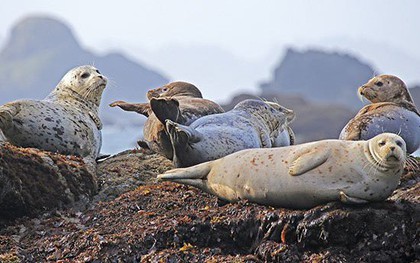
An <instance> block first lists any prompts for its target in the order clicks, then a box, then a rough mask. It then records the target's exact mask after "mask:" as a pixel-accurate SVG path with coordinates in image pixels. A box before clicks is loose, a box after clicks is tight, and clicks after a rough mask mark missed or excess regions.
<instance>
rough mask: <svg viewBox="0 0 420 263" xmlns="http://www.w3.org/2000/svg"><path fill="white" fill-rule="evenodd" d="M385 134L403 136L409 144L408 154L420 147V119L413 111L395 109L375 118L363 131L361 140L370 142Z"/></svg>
mask: <svg viewBox="0 0 420 263" xmlns="http://www.w3.org/2000/svg"><path fill="white" fill-rule="evenodd" d="M384 132H389V133H394V134H398V135H399V136H401V137H402V138H403V139H404V141H405V142H406V144H407V152H408V153H413V152H415V151H416V150H417V149H418V148H419V147H420V117H419V116H418V115H417V114H416V113H414V112H412V111H409V110H406V109H404V108H400V107H395V109H394V110H390V111H387V112H386V113H383V114H381V115H375V116H373V117H372V119H371V121H370V122H369V123H368V124H367V125H366V126H365V127H364V129H362V131H361V139H362V140H369V139H371V138H373V137H375V136H376V135H378V134H381V133H384Z"/></svg>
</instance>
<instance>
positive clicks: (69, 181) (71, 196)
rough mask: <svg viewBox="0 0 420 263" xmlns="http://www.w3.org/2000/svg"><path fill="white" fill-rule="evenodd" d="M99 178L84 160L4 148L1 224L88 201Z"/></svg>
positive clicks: (1, 150)
mask: <svg viewBox="0 0 420 263" xmlns="http://www.w3.org/2000/svg"><path fill="white" fill-rule="evenodd" d="M96 190H97V186H96V179H95V176H94V175H93V174H92V173H91V172H89V171H88V169H87V167H86V165H85V163H84V162H83V160H82V159H80V158H77V157H74V156H64V155H60V154H55V153H51V152H46V151H41V150H37V149H33V148H19V147H16V146H12V145H10V144H7V143H5V144H1V145H0V220H1V221H2V223H4V222H5V221H7V220H10V219H13V218H17V217H21V216H25V215H26V216H35V215H37V214H40V213H42V212H44V211H47V210H50V209H52V208H63V207H66V206H69V205H72V204H75V203H76V202H79V201H86V202H87V201H88V200H89V197H91V196H93V195H94V194H95V193H96Z"/></svg>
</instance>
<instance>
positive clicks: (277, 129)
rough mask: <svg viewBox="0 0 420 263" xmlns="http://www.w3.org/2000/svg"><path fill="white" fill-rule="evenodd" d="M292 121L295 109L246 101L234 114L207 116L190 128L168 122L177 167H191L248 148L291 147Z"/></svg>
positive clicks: (237, 107) (270, 103) (271, 103)
mask: <svg viewBox="0 0 420 263" xmlns="http://www.w3.org/2000/svg"><path fill="white" fill-rule="evenodd" d="M293 118H294V113H293V111H292V110H289V109H286V108H284V107H282V106H280V105H279V104H277V103H274V102H264V101H260V100H244V101H242V102H240V103H238V104H237V105H236V106H235V108H233V110H231V111H228V112H225V113H220V114H213V115H209V116H204V117H202V118H200V119H198V120H196V121H194V122H193V123H191V125H190V126H184V125H180V124H178V123H175V122H173V121H170V120H167V121H166V129H167V131H168V133H169V136H170V139H171V142H172V146H173V149H174V158H173V161H174V165H175V166H176V167H186V166H191V165H195V164H198V163H202V162H206V161H211V160H215V159H218V158H221V157H223V156H226V155H228V154H231V153H234V152H237V151H240V150H243V149H248V148H270V147H275V146H281V145H285V144H287V145H289V143H290V141H293V139H292V140H291V139H290V138H284V134H283V133H286V132H288V130H289V128H288V126H287V125H288V123H289V122H290V121H292V120H293ZM290 135H291V136H293V135H292V133H291V134H290ZM282 139H285V140H286V139H287V141H282Z"/></svg>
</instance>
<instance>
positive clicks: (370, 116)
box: [339, 75, 420, 153]
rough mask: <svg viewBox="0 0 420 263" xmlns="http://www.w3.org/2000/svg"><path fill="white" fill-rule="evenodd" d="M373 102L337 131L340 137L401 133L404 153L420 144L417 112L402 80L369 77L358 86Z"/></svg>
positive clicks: (388, 77) (360, 137)
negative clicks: (405, 149) (404, 147)
mask: <svg viewBox="0 0 420 263" xmlns="http://www.w3.org/2000/svg"><path fill="white" fill-rule="evenodd" d="M358 93H359V96H361V97H365V98H366V99H368V100H369V101H371V102H372V104H369V105H366V106H365V107H363V108H362V109H361V110H360V111H359V112H358V113H357V115H356V116H355V117H354V118H353V119H351V120H350V121H349V122H348V123H347V124H346V126H345V127H344V128H343V130H342V131H341V133H340V137H339V138H340V139H342V140H368V139H370V138H373V137H374V136H376V135H378V134H380V133H383V132H390V133H395V134H398V135H400V136H401V137H402V138H403V139H404V141H405V142H406V144H407V152H408V153H413V152H415V151H416V150H417V149H418V148H419V147H420V114H419V111H418V110H417V108H416V105H415V104H414V101H413V99H412V97H411V95H410V92H409V90H408V89H407V86H406V85H405V83H404V82H403V81H402V80H401V79H399V78H398V77H395V76H392V75H380V76H377V77H374V78H372V79H371V80H369V82H367V83H366V84H365V85H363V86H361V87H360V88H359V89H358Z"/></svg>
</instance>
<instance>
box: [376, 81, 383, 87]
mask: <svg viewBox="0 0 420 263" xmlns="http://www.w3.org/2000/svg"><path fill="white" fill-rule="evenodd" d="M375 85H376V86H378V87H381V86H382V85H384V84H383V83H382V81H378V82H376V83H375Z"/></svg>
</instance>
